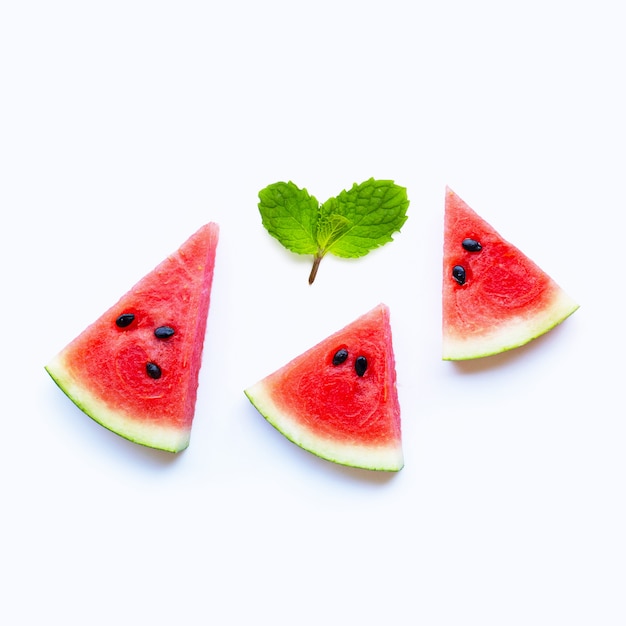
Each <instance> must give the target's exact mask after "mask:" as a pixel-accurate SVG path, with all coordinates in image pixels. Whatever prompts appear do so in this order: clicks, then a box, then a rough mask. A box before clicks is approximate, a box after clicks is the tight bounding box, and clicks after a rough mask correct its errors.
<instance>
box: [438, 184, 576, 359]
mask: <svg viewBox="0 0 626 626" xmlns="http://www.w3.org/2000/svg"><path fill="white" fill-rule="evenodd" d="M468 240H469V241H468ZM464 241H465V242H466V243H465V246H464V244H463V242H464ZM475 244H478V245H475ZM477 248H478V249H477ZM459 268H461V269H459ZM455 274H456V277H455ZM577 308H578V304H576V303H575V302H574V301H573V300H572V299H571V298H570V297H569V296H568V295H567V294H566V293H565V292H564V291H563V289H561V287H559V285H558V284H557V283H556V282H555V281H554V280H553V279H552V278H551V277H550V276H549V275H548V274H546V272H544V271H543V270H542V269H541V268H540V267H539V266H538V265H537V264H536V263H534V262H533V261H532V260H531V259H529V258H528V257H527V256H526V255H525V254H524V253H522V252H521V251H520V250H519V249H518V248H516V247H515V246H514V245H512V244H511V243H509V242H508V241H506V240H505V239H504V238H503V237H502V236H501V235H500V234H498V232H496V230H495V229H494V228H493V227H492V226H491V225H489V224H488V223H487V222H486V221H485V220H484V219H483V218H481V217H480V216H479V215H478V214H477V213H476V212H475V211H474V210H473V209H471V208H470V207H469V206H468V204H467V203H466V202H465V201H463V200H462V199H461V198H460V197H459V196H458V195H457V194H456V193H454V192H453V191H452V190H451V189H449V188H447V189H446V199H445V222H444V251H443V311H442V312H443V358H444V359H446V360H462V359H473V358H478V357H483V356H489V355H492V354H497V353H500V352H503V351H505V350H509V349H512V348H516V347H518V346H521V345H523V344H525V343H527V342H529V341H531V340H532V339H535V338H536V337H538V336H540V335H542V334H544V333H546V332H547V331H549V330H550V329H551V328H553V327H554V326H556V325H557V324H559V323H560V322H562V321H563V320H564V319H566V318H567V317H568V316H569V315H571V314H572V313H573V312H574V311H575V310H576V309H577Z"/></svg>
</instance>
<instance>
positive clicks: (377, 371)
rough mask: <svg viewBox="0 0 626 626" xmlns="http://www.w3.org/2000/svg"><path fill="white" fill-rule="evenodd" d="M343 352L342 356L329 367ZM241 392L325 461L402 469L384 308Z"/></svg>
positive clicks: (393, 369)
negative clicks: (336, 356)
mask: <svg viewBox="0 0 626 626" xmlns="http://www.w3.org/2000/svg"><path fill="white" fill-rule="evenodd" d="M340 351H345V353H344V354H343V355H342V357H345V358H341V359H337V361H340V362H336V363H333V359H334V357H335V355H337V354H338V353H339V352H340ZM245 393H246V395H247V396H248V398H249V399H250V400H251V402H252V403H253V404H254V405H255V406H256V408H257V409H258V410H259V411H260V413H261V414H262V415H264V417H265V418H266V419H267V420H268V421H269V422H270V423H271V424H273V425H274V426H275V427H276V428H277V429H278V430H279V431H281V432H282V433H283V434H284V435H285V436H286V437H287V438H289V439H290V440H291V441H293V442H294V443H296V444H298V445H300V446H301V447H303V448H305V449H307V450H309V451H310V452H312V453H314V454H316V455H318V456H320V457H322V458H325V459H328V460H331V461H335V462H337V463H342V464H345V465H352V466H356V467H363V468H366V469H383V470H391V471H397V470H399V469H401V468H402V465H403V458H402V443H401V428H400V405H399V402H398V396H397V390H396V371H395V360H394V355H393V348H392V338H391V328H390V325H389V311H388V309H387V307H386V306H385V305H379V306H378V307H376V308H375V309H373V310H372V311H370V312H369V313H367V314H365V315H364V316H362V317H360V318H359V319H357V320H356V321H355V322H353V323H352V324H350V325H349V326H346V327H345V328H344V329H342V330H340V331H338V332H337V333H334V334H333V335H331V336H330V337H328V338H327V339H325V340H324V341H322V342H320V343H319V344H317V345H316V346H314V347H313V348H311V349H310V350H308V351H307V352H305V353H304V354H302V355H300V356H298V357H296V358H295V359H293V360H292V361H291V362H290V363H288V364H287V365H285V366H284V367H282V368H281V369H279V370H277V371H276V372H274V373H273V374H270V375H269V376H267V377H266V378H265V379H263V380H262V381H260V382H259V383H257V384H256V385H253V386H252V387H250V388H248V389H246V391H245Z"/></svg>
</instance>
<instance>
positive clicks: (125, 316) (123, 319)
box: [115, 313, 135, 328]
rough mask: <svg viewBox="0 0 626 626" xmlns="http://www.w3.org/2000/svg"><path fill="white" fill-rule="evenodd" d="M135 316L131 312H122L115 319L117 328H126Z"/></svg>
mask: <svg viewBox="0 0 626 626" xmlns="http://www.w3.org/2000/svg"><path fill="white" fill-rule="evenodd" d="M134 319H135V316H134V314H133V313H122V315H120V316H119V317H118V318H117V319H116V320H115V323H116V324H117V326H118V327H119V328H126V327H127V326H130V325H131V324H132V323H133V320H134Z"/></svg>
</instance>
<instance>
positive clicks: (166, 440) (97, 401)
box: [46, 352, 191, 452]
mask: <svg viewBox="0 0 626 626" xmlns="http://www.w3.org/2000/svg"><path fill="white" fill-rule="evenodd" d="M46 370H47V371H48V373H49V374H50V376H52V378H53V379H54V381H55V382H56V384H57V385H58V386H59V387H60V388H61V390H62V391H63V392H64V393H65V394H66V395H67V396H68V397H69V398H70V400H72V402H74V404H76V406H78V408H80V409H81V410H82V411H83V412H84V413H86V414H87V415H88V416H89V417H91V418H92V419H93V420H94V421H96V422H98V423H99V424H101V425H102V426H104V427H105V428H107V429H109V430H111V431H113V432H114V433H116V434H118V435H120V436H121V437H124V438H125V439H129V440H130V441H133V442H134V443H138V444H141V445H144V446H148V447H150V448H158V449H159V450H165V451H167V452H180V451H181V450H184V449H185V448H186V447H187V446H188V445H189V439H190V436H191V430H190V429H187V430H181V429H180V428H172V427H167V426H163V425H161V424H159V423H158V420H150V421H149V422H146V421H139V420H137V419H134V418H133V417H132V416H129V415H128V414H126V413H123V412H122V411H119V410H116V409H113V408H111V407H110V406H109V405H108V404H107V403H106V402H105V401H104V400H103V399H102V398H100V397H98V396H97V395H95V394H93V393H91V392H90V391H89V390H88V389H86V388H85V387H84V386H83V385H82V384H81V382H80V380H78V379H77V378H76V377H74V376H72V374H71V373H70V371H69V368H67V367H66V365H65V363H64V360H63V353H62V352H61V353H60V354H58V355H57V356H56V357H54V359H52V361H50V363H49V364H48V365H46Z"/></svg>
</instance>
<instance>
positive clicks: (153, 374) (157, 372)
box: [146, 361, 161, 379]
mask: <svg viewBox="0 0 626 626" xmlns="http://www.w3.org/2000/svg"><path fill="white" fill-rule="evenodd" d="M146 373H147V374H148V376H150V378H154V379H157V378H161V368H160V367H159V366H158V365H157V364H156V363H152V361H149V362H148V363H146Z"/></svg>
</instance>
